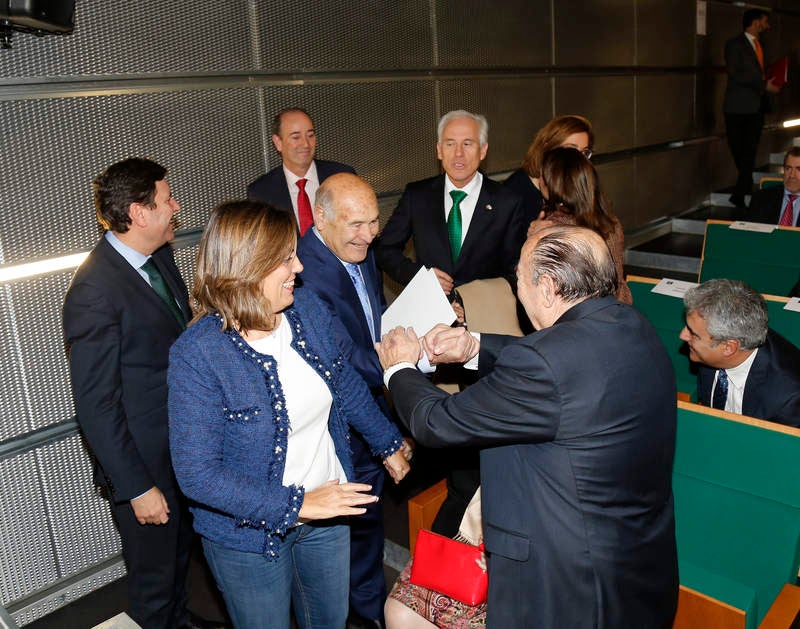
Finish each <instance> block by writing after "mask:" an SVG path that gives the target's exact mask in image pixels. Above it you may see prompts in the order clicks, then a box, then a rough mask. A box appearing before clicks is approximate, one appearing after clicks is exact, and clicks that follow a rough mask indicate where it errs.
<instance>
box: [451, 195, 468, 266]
mask: <svg viewBox="0 0 800 629" xmlns="http://www.w3.org/2000/svg"><path fill="white" fill-rule="evenodd" d="M450 196H451V197H452V198H453V208H452V209H451V210H450V214H448V215H447V235H448V236H449V237H450V251H451V252H452V254H453V264H455V263H456V262H457V261H458V254H460V253H461V202H462V201H463V200H464V199H466V198H467V193H466V192H464V191H463V190H451V191H450Z"/></svg>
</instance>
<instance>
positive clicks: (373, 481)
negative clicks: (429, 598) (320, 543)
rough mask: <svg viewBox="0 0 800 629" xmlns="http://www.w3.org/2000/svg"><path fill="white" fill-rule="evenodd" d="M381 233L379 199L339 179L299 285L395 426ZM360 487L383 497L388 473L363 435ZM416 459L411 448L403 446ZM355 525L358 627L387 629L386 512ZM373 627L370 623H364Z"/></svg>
mask: <svg viewBox="0 0 800 629" xmlns="http://www.w3.org/2000/svg"><path fill="white" fill-rule="evenodd" d="M377 233H378V199H377V197H376V196H375V192H374V191H373V189H372V187H371V186H370V185H369V184H368V183H367V182H366V181H364V180H363V179H361V178H360V177H357V176H356V175H353V174H349V173H338V174H335V175H331V176H330V177H328V178H327V179H326V180H325V181H324V182H323V183H322V185H321V186H320V188H319V190H318V191H317V195H316V207H315V208H314V226H313V227H312V228H311V229H310V230H309V231H308V232H306V234H305V236H303V238H301V239H300V242H299V244H298V246H297V256H298V257H299V258H300V260H301V261H302V263H303V267H304V268H303V271H302V273H301V274H300V279H301V280H302V282H303V285H304V286H306V287H308V288H311V289H312V290H313V291H314V292H316V293H317V294H318V295H319V296H320V297H321V298H322V299H323V301H324V302H325V303H326V304H327V305H328V307H329V308H330V310H331V312H332V313H333V315H334V318H333V323H334V328H333V335H334V337H335V338H336V340H337V342H338V344H339V346H340V349H341V351H342V354H343V355H344V357H345V358H346V359H347V360H348V361H349V362H350V364H351V365H352V366H353V368H354V369H355V370H356V371H357V372H358V373H359V375H360V376H361V377H362V378H363V379H364V381H365V382H366V383H367V385H368V386H369V387H370V390H371V391H372V395H373V397H374V398H375V401H376V402H377V403H378V406H380V407H381V409H382V410H383V412H384V414H386V416H387V417H389V418H390V419H391V415H390V413H389V409H388V408H387V406H386V400H385V398H384V395H383V370H382V369H381V365H380V363H379V362H378V355H377V354H376V353H375V348H374V346H373V343H374V342H375V341H377V340H380V337H381V315H382V314H383V311H384V310H385V309H386V300H385V298H384V296H383V283H382V281H381V274H380V272H379V271H378V267H377V266H376V265H375V257H374V255H373V253H372V252H371V251H370V249H369V245H370V243H371V242H372V239H373V238H375V235H376V234H377ZM350 447H351V450H352V453H353V469H354V473H355V478H354V479H353V480H355V481H356V482H359V483H367V484H369V485H372V492H371V493H372V494H374V495H376V496H380V495H381V492H382V490H383V482H384V472H383V467H382V466H381V462H380V460H379V459H377V458H376V457H374V456H372V453H371V452H370V449H369V446H368V445H367V443H366V442H365V441H364V439H363V438H362V437H361V435H360V434H359V433H358V432H355V431H350ZM404 452H405V454H406V457H407V458H410V456H411V450H410V448H409V446H408V443H406V444H405V445H404ZM381 505H382V503H381V502H376V503H373V504H371V505H368V506H367V512H366V513H365V514H363V515H360V516H358V517H355V518H351V519H350V609H351V624H352V623H353V622H358V621H362V624H366V625H367V626H382V625H383V602H384V600H385V599H386V583H385V580H384V575H383V541H384V530H383V507H382V506H381ZM363 621H366V622H363Z"/></svg>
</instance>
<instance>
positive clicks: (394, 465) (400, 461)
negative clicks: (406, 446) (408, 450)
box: [383, 448, 411, 485]
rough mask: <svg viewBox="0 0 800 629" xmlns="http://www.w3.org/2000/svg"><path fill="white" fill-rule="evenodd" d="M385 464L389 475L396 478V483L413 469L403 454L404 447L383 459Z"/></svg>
mask: <svg viewBox="0 0 800 629" xmlns="http://www.w3.org/2000/svg"><path fill="white" fill-rule="evenodd" d="M383 466H384V467H385V468H386V469H387V470H388V472H389V475H390V476H391V477H392V478H393V479H394V484H395V485H396V484H397V483H399V482H400V481H401V480H403V477H404V476H405V475H406V474H408V471H409V470H410V469H411V466H410V465H409V464H408V461H406V457H405V455H404V454H403V448H400V449H399V450H397V452H395V453H394V454H391V455H390V456H387V457H386V458H385V459H384V460H383Z"/></svg>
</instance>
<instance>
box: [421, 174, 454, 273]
mask: <svg viewBox="0 0 800 629" xmlns="http://www.w3.org/2000/svg"><path fill="white" fill-rule="evenodd" d="M445 177H447V175H440V176H439V177H436V179H434V180H433V185H432V186H431V195H432V197H433V198H435V199H436V202H435V203H433V204H432V205H431V207H432V208H433V212H432V213H430V214H429V215H428V219H429V221H430V223H429V224H430V227H431V234H432V235H433V237H434V238H435V239H436V241H437V245H438V246H439V250H440V251H445V252H447V253H446V255H444V256H442V258H443V262H446V264H442V266H441V269H442V271H444V272H445V273H447V274H449V275H453V270H454V267H455V265H454V264H453V250H452V249H451V248H450V236H448V234H447V220H446V219H445V217H446V216H447V215H446V214H445V212H446V211H447V209H448V207H447V205H446V201H445V198H444V178H445ZM433 266H436V265H433Z"/></svg>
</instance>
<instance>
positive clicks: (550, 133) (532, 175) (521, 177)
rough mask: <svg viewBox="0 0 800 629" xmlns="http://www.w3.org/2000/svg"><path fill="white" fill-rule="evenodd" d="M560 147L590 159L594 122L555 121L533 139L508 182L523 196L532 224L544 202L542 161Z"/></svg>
mask: <svg viewBox="0 0 800 629" xmlns="http://www.w3.org/2000/svg"><path fill="white" fill-rule="evenodd" d="M559 146H563V147H566V148H573V149H575V150H577V151H579V152H581V153H583V154H584V156H586V158H587V159H588V158H591V156H592V147H593V146H594V131H592V123H591V122H589V121H588V120H587V119H586V118H584V117H583V116H577V115H575V114H569V115H566V116H556V117H555V118H552V119H551V120H550V121H549V122H548V123H547V124H546V125H545V126H544V127H542V128H541V129H540V130H539V132H538V133H537V134H536V137H535V138H533V142H531V144H530V146H529V147H528V153H527V154H526V155H525V161H524V162H522V167H521V168H520V169H519V170H516V171H514V172H513V173H511V175H510V176H509V177H508V179H506V181H505V185H507V186H508V187H509V188H511V189H512V190H513V191H514V192H516V193H517V194H519V195H520V196H521V197H522V201H523V208H524V209H525V211H526V212H527V214H528V221H529V222H530V221H532V220H534V219H536V218H537V217H538V216H539V212H540V211H541V209H542V203H543V201H544V199H543V198H542V193H541V189H540V186H539V178H540V177H541V173H542V159H543V158H544V154H545V153H546V152H547V151H549V150H551V149H554V148H557V147H559Z"/></svg>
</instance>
